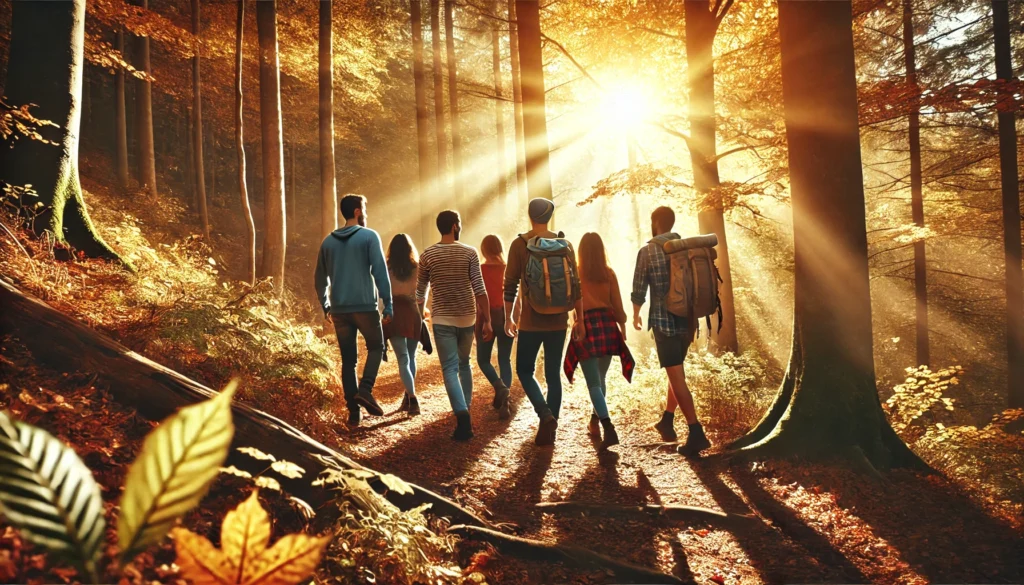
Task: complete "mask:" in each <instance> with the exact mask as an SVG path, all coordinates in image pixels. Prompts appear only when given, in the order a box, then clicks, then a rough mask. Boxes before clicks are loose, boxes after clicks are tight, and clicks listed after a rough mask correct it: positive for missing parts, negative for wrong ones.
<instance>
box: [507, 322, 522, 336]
mask: <svg viewBox="0 0 1024 585" xmlns="http://www.w3.org/2000/svg"><path fill="white" fill-rule="evenodd" d="M518 333H519V325H518V324H517V323H516V322H515V321H513V320H512V319H507V320H506V321H505V335H507V336H509V337H515V336H516V335H517V334H518Z"/></svg>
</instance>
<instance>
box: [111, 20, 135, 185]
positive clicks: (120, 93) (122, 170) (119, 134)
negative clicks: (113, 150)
mask: <svg viewBox="0 0 1024 585" xmlns="http://www.w3.org/2000/svg"><path fill="white" fill-rule="evenodd" d="M117 51H118V52H119V53H121V57H122V58H124V56H125V55H124V31H123V30H120V29H119V30H118V31H117ZM114 86H115V88H114V93H115V95H114V124H115V127H114V133H115V134H116V137H115V139H116V140H117V185H118V187H120V188H121V189H122V190H124V189H127V188H128V186H129V183H130V182H131V178H130V177H129V173H128V118H127V115H126V114H125V104H124V68H122V67H118V68H117V73H115V74H114Z"/></svg>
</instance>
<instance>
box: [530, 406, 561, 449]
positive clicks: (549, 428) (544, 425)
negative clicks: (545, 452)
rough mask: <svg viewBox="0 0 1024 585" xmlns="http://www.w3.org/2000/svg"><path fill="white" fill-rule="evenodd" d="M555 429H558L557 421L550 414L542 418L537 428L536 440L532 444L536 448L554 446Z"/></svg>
mask: <svg viewBox="0 0 1024 585" xmlns="http://www.w3.org/2000/svg"><path fill="white" fill-rule="evenodd" d="M556 429H558V419H556V418H555V417H553V416H551V415H550V414H549V415H547V416H545V417H544V418H542V419H541V421H540V424H539V425H538V426H537V438H536V439H534V441H533V442H534V444H536V445H537V446H538V447H546V446H548V445H554V444H555V430H556Z"/></svg>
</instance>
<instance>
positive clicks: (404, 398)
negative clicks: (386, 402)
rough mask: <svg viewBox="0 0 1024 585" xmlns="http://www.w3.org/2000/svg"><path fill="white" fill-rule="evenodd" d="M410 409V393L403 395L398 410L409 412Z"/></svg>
mask: <svg viewBox="0 0 1024 585" xmlns="http://www.w3.org/2000/svg"><path fill="white" fill-rule="evenodd" d="M408 410H409V395H408V394H403V395H402V404H401V406H399V407H398V412H408Z"/></svg>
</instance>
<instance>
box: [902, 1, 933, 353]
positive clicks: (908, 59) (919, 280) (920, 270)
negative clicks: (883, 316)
mask: <svg viewBox="0 0 1024 585" xmlns="http://www.w3.org/2000/svg"><path fill="white" fill-rule="evenodd" d="M912 3H913V0H903V60H904V63H905V65H906V74H907V85H909V86H910V87H912V88H914V105H913V107H912V108H911V110H910V115H909V116H908V120H907V125H908V131H907V138H908V141H909V143H910V144H909V146H910V211H911V215H912V216H913V220H914V225H916V226H917V227H919V228H923V227H924V194H923V190H922V179H921V114H920V111H919V108H920V106H919V103H918V101H919V100H920V96H921V91H920V89H918V87H917V63H916V61H917V59H916V56H915V50H914V14H913V10H914V9H913V5H912ZM914 301H915V316H916V330H917V335H916V337H917V364H918V365H926V366H927V365H930V364H931V355H930V351H929V344H928V264H927V260H926V257H925V241H924V240H918V241H916V242H914Z"/></svg>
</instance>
